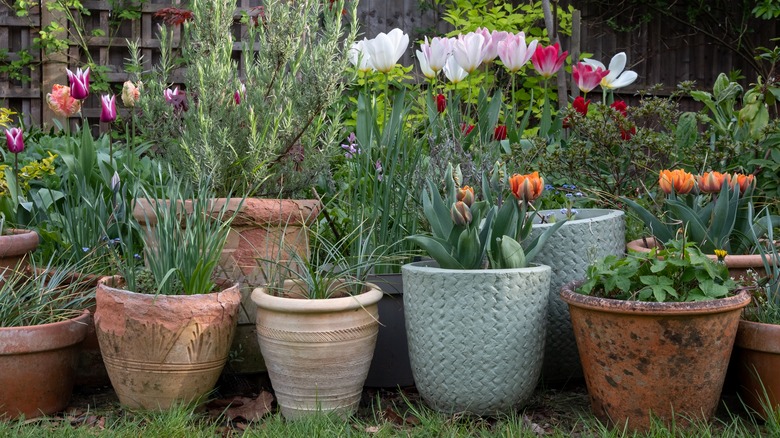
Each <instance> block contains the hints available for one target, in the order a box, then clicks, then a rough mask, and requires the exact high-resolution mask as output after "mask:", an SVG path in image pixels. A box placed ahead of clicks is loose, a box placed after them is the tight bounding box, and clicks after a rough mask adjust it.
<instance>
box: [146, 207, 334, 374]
mask: <svg viewBox="0 0 780 438" xmlns="http://www.w3.org/2000/svg"><path fill="white" fill-rule="evenodd" d="M225 203H227V211H226V214H227V216H232V215H233V214H234V213H235V212H236V209H237V208H239V206H240V207H241V208H240V210H239V211H238V213H237V214H236V216H235V219H234V220H233V222H232V223H231V227H230V233H229V234H228V237H227V241H226V242H225V247H224V249H223V250H222V258H221V260H220V264H219V268H218V269H217V275H219V276H221V277H224V278H226V279H228V280H230V281H234V282H238V283H239V284H240V285H241V286H240V290H241V296H242V299H241V308H240V310H239V316H238V326H237V327H236V335H235V337H234V338H233V345H232V347H231V351H232V352H233V354H232V357H234V358H235V361H232V362H231V363H230V364H229V365H228V366H227V367H226V369H229V370H230V371H232V372H236V373H256V372H262V371H265V363H264V362H263V357H262V355H261V354H260V350H259V348H258V346H257V341H256V338H257V335H256V333H255V313H256V307H255V305H254V303H252V300H251V298H250V295H251V294H252V290H253V289H254V288H255V287H259V286H262V285H264V284H266V283H267V281H266V278H265V273H267V272H268V270H269V266H270V265H271V264H272V263H271V262H269V260H270V261H276V260H278V261H280V262H286V261H288V260H290V259H292V257H293V256H292V254H298V255H300V256H302V257H306V256H307V255H308V251H309V239H308V235H307V233H306V229H305V228H304V225H306V224H311V223H312V222H313V221H314V220H316V219H317V215H318V214H319V210H320V203H319V201H317V200H313V199H305V200H293V199H260V198H247V199H244V200H243V203H242V202H241V199H240V198H229V199H228V198H218V199H216V200H215V202H214V205H213V210H214V211H215V212H217V211H219V210H220V209H221V208H222V207H223V206H224V205H225ZM184 207H185V211H192V204H191V203H189V202H185V206H184ZM133 216H134V217H135V219H136V220H137V221H138V222H139V223H140V224H141V226H142V228H143V229H144V230H146V225H147V223H148V224H149V225H150V226H151V227H153V226H154V225H155V224H156V223H157V221H156V217H155V215H154V207H153V206H152V205H150V202H149V201H148V200H146V199H137V200H136V204H135V206H134V208H133ZM282 242H284V245H283V246H282Z"/></svg>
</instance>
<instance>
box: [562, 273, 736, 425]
mask: <svg viewBox="0 0 780 438" xmlns="http://www.w3.org/2000/svg"><path fill="white" fill-rule="evenodd" d="M577 285H578V284H577V283H569V284H567V285H566V286H564V287H563V289H562V290H561V298H562V299H563V300H564V301H565V302H567V303H568V304H569V311H570V313H571V321H572V324H573V327H574V335H575V337H576V339H577V347H578V348H579V352H580V359H581V360H582V367H583V371H584V374H585V382H586V384H587V386H588V394H589V395H590V400H591V408H592V410H593V413H594V414H595V415H596V417H598V418H599V420H601V421H603V422H609V423H611V424H615V425H617V426H619V427H623V426H624V425H625V424H628V427H629V428H631V429H637V430H644V429H647V428H648V427H649V426H650V422H651V419H650V415H651V413H652V415H654V416H657V417H659V418H661V419H664V420H668V421H670V420H672V419H673V418H674V419H675V420H676V421H686V420H690V419H696V418H699V419H702V418H703V419H705V420H706V419H709V418H710V417H711V416H712V415H713V414H714V413H715V409H716V408H717V406H718V401H719V399H720V393H721V390H722V388H723V381H724V378H725V376H726V368H727V367H728V362H729V356H730V355H731V350H732V347H733V345H734V338H735V336H736V334H737V326H738V325H739V318H740V314H741V312H742V308H743V307H745V306H747V305H748V303H749V302H750V295H749V294H748V293H747V292H745V291H743V292H741V293H739V294H738V295H735V296H732V297H728V298H723V299H718V300H711V301H701V302H693V303H654V302H652V303H650V302H637V301H623V300H613V299H605V298H598V297H593V296H588V295H582V294H578V293H576V292H574V288H575V287H576V286H577Z"/></svg>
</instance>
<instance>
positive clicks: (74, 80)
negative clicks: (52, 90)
mask: <svg viewBox="0 0 780 438" xmlns="http://www.w3.org/2000/svg"><path fill="white" fill-rule="evenodd" d="M66 71H67V73H68V80H69V81H70V94H71V96H73V98H74V99H78V100H84V99H86V98H87V96H89V67H87V68H86V69H85V70H84V71H83V72H82V71H81V69H80V68H79V69H77V70H76V73H73V72H72V71H70V69H67V70H66Z"/></svg>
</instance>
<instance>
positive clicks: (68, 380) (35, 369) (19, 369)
mask: <svg viewBox="0 0 780 438" xmlns="http://www.w3.org/2000/svg"><path fill="white" fill-rule="evenodd" d="M89 318H90V315H89V311H86V310H85V311H84V313H82V314H81V315H80V316H78V317H76V318H73V319H69V320H66V321H60V322H55V323H51V324H41V325H36V326H30V327H3V328H0V418H2V417H11V418H14V417H18V416H20V415H24V416H25V418H34V417H38V416H41V415H49V414H53V413H55V412H58V411H61V410H63V409H65V408H66V407H67V405H68V401H70V396H71V391H73V378H74V375H75V372H76V364H77V363H78V355H79V344H80V343H81V341H82V340H83V339H84V336H85V335H86V333H87V320H88V319H89Z"/></svg>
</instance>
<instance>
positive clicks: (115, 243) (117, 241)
mask: <svg viewBox="0 0 780 438" xmlns="http://www.w3.org/2000/svg"><path fill="white" fill-rule="evenodd" d="M111 243H113V244H114V245H118V244H120V243H122V239H120V238H118V237H117V238H115V239H111Z"/></svg>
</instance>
